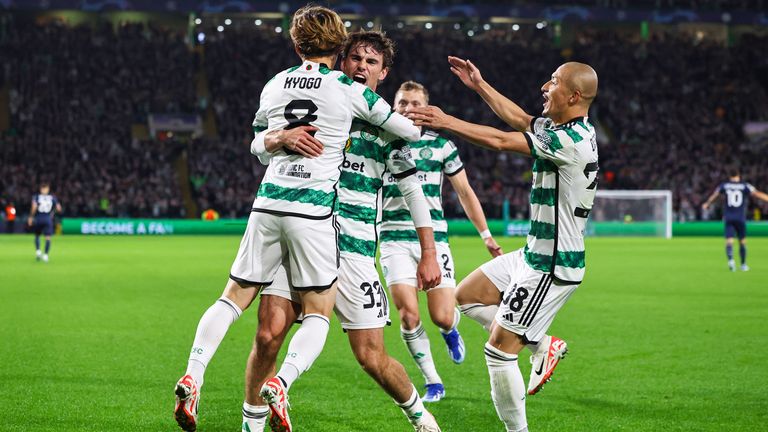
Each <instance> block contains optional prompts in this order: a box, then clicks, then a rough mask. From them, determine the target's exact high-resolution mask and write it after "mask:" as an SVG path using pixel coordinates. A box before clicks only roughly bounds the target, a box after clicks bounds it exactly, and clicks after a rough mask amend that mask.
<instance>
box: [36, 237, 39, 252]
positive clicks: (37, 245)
mask: <svg viewBox="0 0 768 432" xmlns="http://www.w3.org/2000/svg"><path fill="white" fill-rule="evenodd" d="M35 249H37V250H40V236H35Z"/></svg>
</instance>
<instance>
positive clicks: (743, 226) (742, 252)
mask: <svg viewBox="0 0 768 432" xmlns="http://www.w3.org/2000/svg"><path fill="white" fill-rule="evenodd" d="M736 236H737V237H738V238H739V257H740V258H741V270H742V271H748V270H749V267H748V266H747V223H746V222H743V221H739V222H737V223H736Z"/></svg>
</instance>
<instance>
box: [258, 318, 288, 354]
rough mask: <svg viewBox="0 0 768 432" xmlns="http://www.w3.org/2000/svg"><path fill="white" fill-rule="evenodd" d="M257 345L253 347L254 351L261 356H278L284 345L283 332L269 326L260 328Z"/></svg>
mask: <svg viewBox="0 0 768 432" xmlns="http://www.w3.org/2000/svg"><path fill="white" fill-rule="evenodd" d="M255 342H256V343H254V345H253V350H254V351H257V352H259V354H260V355H273V354H274V355H275V356H276V355H277V353H278V351H280V347H281V346H282V345H283V337H282V332H280V331H276V329H274V328H272V327H271V326H269V325H266V326H262V327H259V330H258V331H257V332H256V341H255Z"/></svg>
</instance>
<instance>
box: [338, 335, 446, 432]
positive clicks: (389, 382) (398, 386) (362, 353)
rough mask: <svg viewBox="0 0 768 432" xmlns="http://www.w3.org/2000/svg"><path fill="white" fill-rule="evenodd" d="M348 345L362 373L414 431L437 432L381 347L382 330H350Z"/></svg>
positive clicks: (413, 390) (408, 382)
mask: <svg viewBox="0 0 768 432" xmlns="http://www.w3.org/2000/svg"><path fill="white" fill-rule="evenodd" d="M347 334H348V336H349V344H350V346H351V347H352V352H353V353H354V354H355V359H357V362H358V363H359V364H360V366H361V367H362V368H363V370H364V371H365V372H366V373H367V374H368V375H370V376H371V378H373V380H374V381H376V383H377V384H379V386H381V388H382V389H384V391H385V392H387V394H388V395H389V396H390V397H391V398H392V399H393V400H394V401H395V403H396V404H397V406H398V407H400V409H401V410H402V411H403V413H404V414H405V416H406V417H407V418H408V421H410V422H411V424H412V425H414V427H416V428H417V430H421V431H424V432H427V431H439V430H440V429H439V427H438V426H437V422H436V421H435V419H434V417H433V416H432V414H430V413H429V412H428V411H427V410H426V409H425V408H424V403H423V401H422V399H421V397H419V393H418V392H417V391H416V387H414V385H413V383H412V382H411V380H410V378H408V374H407V373H406V372H405V368H404V367H403V365H402V364H400V362H398V361H397V360H395V359H394V358H392V357H391V356H389V354H387V352H386V349H385V347H384V329H383V328H372V329H356V330H353V329H349V330H347Z"/></svg>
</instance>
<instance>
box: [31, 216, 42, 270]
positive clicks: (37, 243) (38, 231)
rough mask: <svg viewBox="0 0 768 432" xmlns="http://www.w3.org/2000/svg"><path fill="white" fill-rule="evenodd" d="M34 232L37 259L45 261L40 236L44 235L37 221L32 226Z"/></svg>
mask: <svg viewBox="0 0 768 432" xmlns="http://www.w3.org/2000/svg"><path fill="white" fill-rule="evenodd" d="M32 231H33V232H34V233H35V259H37V260H38V261H40V260H41V259H43V251H41V250H40V235H41V234H42V233H43V230H42V227H40V225H39V224H38V223H37V221H35V223H34V225H32Z"/></svg>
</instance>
